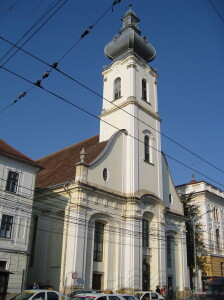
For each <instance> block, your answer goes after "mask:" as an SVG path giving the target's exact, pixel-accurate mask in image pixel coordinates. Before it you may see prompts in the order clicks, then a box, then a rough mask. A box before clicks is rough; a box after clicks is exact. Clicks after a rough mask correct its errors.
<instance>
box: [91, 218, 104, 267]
mask: <svg viewBox="0 0 224 300" xmlns="http://www.w3.org/2000/svg"><path fill="white" fill-rule="evenodd" d="M103 235H104V224H103V223H101V222H98V221H96V222H95V234H94V256H93V260H94V261H103Z"/></svg>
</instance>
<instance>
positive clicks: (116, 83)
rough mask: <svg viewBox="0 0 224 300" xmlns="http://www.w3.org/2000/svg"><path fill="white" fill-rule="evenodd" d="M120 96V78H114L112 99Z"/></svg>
mask: <svg viewBox="0 0 224 300" xmlns="http://www.w3.org/2000/svg"><path fill="white" fill-rule="evenodd" d="M119 98H121V78H120V77H118V78H116V79H115V80H114V100H117V99H119Z"/></svg>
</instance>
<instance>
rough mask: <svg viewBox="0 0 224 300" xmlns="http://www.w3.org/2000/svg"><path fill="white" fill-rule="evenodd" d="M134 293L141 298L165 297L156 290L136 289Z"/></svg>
mask: <svg viewBox="0 0 224 300" xmlns="http://www.w3.org/2000/svg"><path fill="white" fill-rule="evenodd" d="M134 295H135V297H137V298H138V299H140V300H153V299H158V300H163V299H164V297H163V296H162V295H160V294H158V293H156V292H148V291H136V292H135V294H134Z"/></svg>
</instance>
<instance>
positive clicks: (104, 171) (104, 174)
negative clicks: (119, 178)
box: [103, 168, 108, 181]
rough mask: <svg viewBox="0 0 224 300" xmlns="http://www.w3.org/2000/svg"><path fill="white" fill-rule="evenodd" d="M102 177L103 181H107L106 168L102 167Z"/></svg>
mask: <svg viewBox="0 0 224 300" xmlns="http://www.w3.org/2000/svg"><path fill="white" fill-rule="evenodd" d="M103 179H104V181H108V171H107V168H104V169H103Z"/></svg>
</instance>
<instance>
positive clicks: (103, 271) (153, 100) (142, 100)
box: [29, 8, 189, 297]
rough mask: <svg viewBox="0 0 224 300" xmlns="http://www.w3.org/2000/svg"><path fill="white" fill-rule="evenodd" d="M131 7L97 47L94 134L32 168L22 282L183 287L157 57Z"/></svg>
mask: <svg viewBox="0 0 224 300" xmlns="http://www.w3.org/2000/svg"><path fill="white" fill-rule="evenodd" d="M139 21H140V20H139V19H138V18H137V16H136V14H135V13H134V12H133V11H132V9H131V8H130V9H129V10H128V11H127V12H126V14H125V15H124V17H123V18H122V28H121V30H120V35H115V36H114V38H113V40H112V41H111V42H109V43H108V44H107V45H106V47H105V54H106V56H107V57H108V58H109V59H110V60H111V63H110V64H109V65H108V66H106V67H105V68H104V71H103V73H102V75H103V82H104V87H103V90H104V92H103V105H102V112H101V116H100V134H99V135H97V136H94V137H91V138H89V139H87V140H84V141H81V142H80V143H77V144H75V145H72V146H70V147H68V148H66V149H62V150H60V151H58V152H55V153H52V154H50V155H48V156H46V157H43V158H41V159H39V160H38V161H37V163H38V164H40V165H42V166H43V170H42V171H40V172H38V176H37V189H36V194H35V208H36V209H35V210H34V217H33V225H32V229H33V232H32V236H33V242H32V250H31V253H32V255H31V258H32V259H31V260H30V263H29V265H30V267H29V283H32V282H33V281H39V282H43V283H46V284H51V285H53V286H54V287H55V288H56V289H59V290H60V291H61V292H63V293H68V292H70V291H72V290H74V289H75V288H77V287H84V288H88V289H89V288H93V289H100V290H102V289H110V290H113V291H116V290H125V291H130V292H133V290H139V289H143V290H155V288H156V285H160V286H162V285H165V284H166V285H168V286H172V287H173V289H174V291H175V293H176V296H177V297H178V296H184V294H185V293H186V291H188V289H189V280H188V272H187V261H186V257H187V256H186V238H185V236H186V230H185V217H184V214H183V206H182V203H181V201H180V198H179V196H178V194H177V192H176V189H175V187H174V184H173V181H172V178H171V174H170V171H169V167H168V164H167V161H166V159H165V157H164V156H163V154H162V152H161V136H160V122H161V119H160V116H159V114H158V100H157V79H158V74H157V72H156V70H155V69H153V68H152V67H150V66H149V64H148V63H149V62H150V61H152V60H153V59H154V58H155V54H156V52H155V49H154V48H153V46H152V45H150V43H149V42H148V41H147V39H146V38H145V37H142V36H141V31H140V29H139V28H138V23H139Z"/></svg>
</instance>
